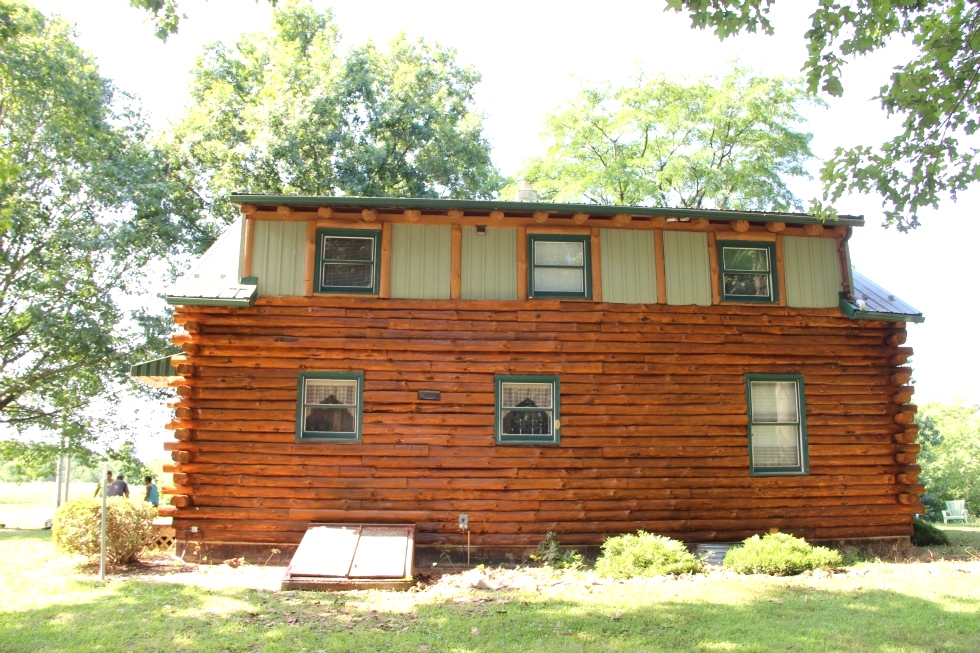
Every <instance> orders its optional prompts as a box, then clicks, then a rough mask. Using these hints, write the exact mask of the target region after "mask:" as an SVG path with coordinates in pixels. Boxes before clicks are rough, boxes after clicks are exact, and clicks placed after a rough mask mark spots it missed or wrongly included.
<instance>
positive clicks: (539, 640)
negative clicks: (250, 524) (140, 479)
mask: <svg viewBox="0 0 980 653" xmlns="http://www.w3.org/2000/svg"><path fill="white" fill-rule="evenodd" d="M947 530H948V531H949V532H950V533H951V534H953V533H957V537H959V535H960V534H962V535H963V536H964V537H966V538H973V537H978V536H980V529H976V528H966V529H964V530H962V531H960V527H950V528H947ZM960 546H961V547H962V546H963V545H962V544H961V545H960ZM952 550H953V549H951V551H952ZM933 555H934V556H935V557H937V558H938V557H941V556H942V555H943V551H942V550H941V549H936V550H935V551H934V552H933ZM0 559H2V560H4V562H5V563H4V565H2V566H0V586H2V587H3V588H4V589H5V591H4V592H2V593H0V651H4V653H17V652H21V651H23V652H28V651H30V652H31V653H54V652H61V651H85V652H88V651H106V652H109V651H120V652H121V651H160V652H161V653H163V652H167V653H170V652H175V653H176V652H181V651H187V652H191V651H194V652H202V653H219V652H225V651H227V652H231V651H270V652H273V651H282V652H289V653H300V652H301V651H306V652H308V653H314V652H316V651H405V652H408V651H411V652H416V651H428V652H432V653H435V652H478V651H479V652H484V651H485V652H486V653H499V652H503V651H519V652H521V653H531V652H536V651H544V652H555V653H577V652H586V651H589V652H598V651H617V652H619V651H622V652H624V653H625V652H635V651H704V652H714V651H726V652H727V651H736V652H748V651H792V652H794V653H799V652H810V651H821V652H823V651H847V652H849V653H850V652H857V653H862V652H871V651H875V652H881V651H884V652H887V653H906V652H907V653H913V652H914V653H919V652H921V653H926V652H929V653H933V652H938V651H943V652H963V653H967V652H970V653H973V652H976V651H980V557H978V556H976V555H974V557H973V559H972V560H970V559H962V558H961V559H960V560H956V561H951V562H945V561H944V562H934V563H913V564H890V563H863V564H860V565H858V566H856V567H854V568H852V569H851V570H850V571H849V572H848V573H845V574H836V575H833V576H829V577H826V576H824V575H822V574H818V575H814V576H803V577H796V578H788V579H783V578H770V577H761V576H750V577H738V576H734V575H731V574H728V573H724V572H714V573H711V574H708V575H707V576H695V577H691V578H679V579H663V578H659V579H647V580H635V581H626V582H622V583H621V582H615V581H606V580H600V579H595V578H594V577H592V576H591V575H590V574H585V573H568V574H558V573H555V574H548V573H544V574H542V573H541V572H538V573H537V574H536V575H535V574H529V575H527V576H524V578H525V579H526V582H524V583H523V584H517V583H514V582H513V580H512V579H513V578H515V577H520V576H514V575H511V576H501V575H498V576H494V575H493V572H490V574H489V576H488V578H489V579H490V582H491V583H494V582H500V581H499V578H501V577H504V578H510V579H511V581H508V582H510V583H511V586H512V587H511V588H509V589H508V588H506V587H505V588H503V589H499V590H496V591H485V590H476V589H467V588H466V587H464V586H463V585H462V584H461V583H460V582H455V584H454V579H456V580H457V581H458V579H459V577H458V576H457V577H447V578H445V579H443V580H442V581H440V582H437V583H435V584H432V585H430V586H429V587H428V588H426V589H424V590H422V591H416V592H400V593H399V592H381V591H362V592H345V593H337V594H327V593H319V592H278V591H272V590H256V589H234V588H229V587H228V586H227V585H225V586H219V585H215V584H213V583H211V585H210V587H209V586H208V585H186V584H181V583H178V582H177V581H176V576H170V575H168V574H169V571H167V569H166V568H164V569H161V570H159V571H157V572H155V573H154V574H152V575H150V576H146V575H144V576H142V577H140V578H134V577H132V576H131V575H130V576H127V575H113V576H112V577H111V579H110V580H109V581H108V582H107V583H106V584H104V585H103V584H102V583H100V582H98V580H97V579H96V578H95V577H94V576H93V575H92V574H91V572H88V573H86V572H84V571H81V570H79V569H78V568H77V567H74V566H73V561H72V560H70V559H68V558H65V557H62V556H59V555H57V554H56V552H55V551H54V550H53V548H52V546H51V544H50V539H49V534H48V533H47V532H43V531H9V530H8V531H5V532H0ZM210 571H214V572H217V573H223V572H227V573H228V574H242V576H241V577H242V578H246V577H247V575H248V573H250V570H249V569H247V568H241V569H236V570H232V569H229V568H226V567H224V566H219V568H210V569H205V570H203V572H200V576H201V580H202V582H204V583H207V582H208V580H209V578H210V576H209V573H208V572H210ZM251 571H265V572H267V571H268V570H264V569H262V568H260V567H252V569H251ZM278 571H279V570H276V571H275V572H274V573H276V574H278ZM471 573H480V572H471ZM267 575H268V574H267ZM494 578H497V579H498V580H494Z"/></svg>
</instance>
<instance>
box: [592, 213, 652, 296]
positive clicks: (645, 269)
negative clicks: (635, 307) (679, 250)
mask: <svg viewBox="0 0 980 653" xmlns="http://www.w3.org/2000/svg"><path fill="white" fill-rule="evenodd" d="M599 247H600V251H601V256H600V260H601V261H602V275H601V276H602V299H603V301H606V302H614V303H620V304H654V303H656V301H657V276H656V275H657V272H656V269H657V267H656V265H655V264H654V247H653V232H652V231H640V230H638V229H600V230H599Z"/></svg>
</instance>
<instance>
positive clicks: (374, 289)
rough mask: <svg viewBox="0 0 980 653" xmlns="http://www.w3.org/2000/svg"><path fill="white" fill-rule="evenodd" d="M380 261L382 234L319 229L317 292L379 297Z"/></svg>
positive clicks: (369, 231)
mask: <svg viewBox="0 0 980 653" xmlns="http://www.w3.org/2000/svg"><path fill="white" fill-rule="evenodd" d="M380 258H381V232H380V231H375V230H369V229H317V232H316V260H317V269H316V280H315V282H314V283H315V288H316V292H321V293H357V294H365V295H376V294H377V293H378V276H379V267H380V266H379V265H378V260H379V259H380Z"/></svg>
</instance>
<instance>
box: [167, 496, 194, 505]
mask: <svg viewBox="0 0 980 653" xmlns="http://www.w3.org/2000/svg"><path fill="white" fill-rule="evenodd" d="M170 505H172V506H174V507H175V508H187V507H189V506H192V505H194V501H193V500H192V499H191V497H189V496H187V495H185V494H175V495H173V496H171V497H170Z"/></svg>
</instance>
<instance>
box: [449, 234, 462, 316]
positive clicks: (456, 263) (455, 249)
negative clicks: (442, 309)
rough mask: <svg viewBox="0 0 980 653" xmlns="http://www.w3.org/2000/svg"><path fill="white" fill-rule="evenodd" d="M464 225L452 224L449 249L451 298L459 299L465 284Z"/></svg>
mask: <svg viewBox="0 0 980 653" xmlns="http://www.w3.org/2000/svg"><path fill="white" fill-rule="evenodd" d="M462 264H463V227H462V225H458V224H454V225H452V233H451V239H450V251H449V298H450V299H459V297H460V294H461V292H462V285H463V272H462V267H463V265H462Z"/></svg>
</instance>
